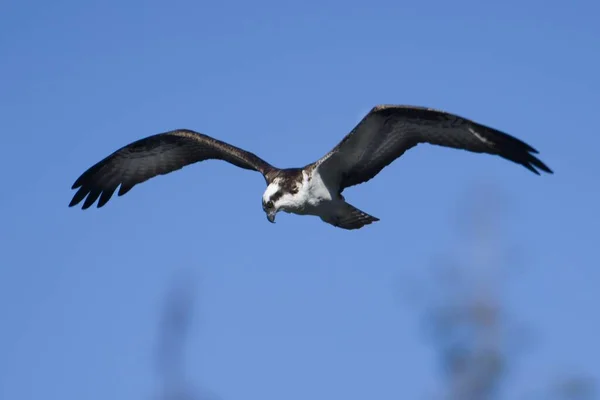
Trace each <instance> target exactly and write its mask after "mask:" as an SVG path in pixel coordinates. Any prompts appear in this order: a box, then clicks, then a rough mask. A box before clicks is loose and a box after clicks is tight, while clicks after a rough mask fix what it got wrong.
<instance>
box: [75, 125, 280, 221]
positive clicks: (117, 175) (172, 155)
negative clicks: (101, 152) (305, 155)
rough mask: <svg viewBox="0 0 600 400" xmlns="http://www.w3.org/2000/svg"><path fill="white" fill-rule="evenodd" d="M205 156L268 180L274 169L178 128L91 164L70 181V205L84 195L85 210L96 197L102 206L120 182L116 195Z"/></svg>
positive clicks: (150, 137)
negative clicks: (257, 173)
mask: <svg viewBox="0 0 600 400" xmlns="http://www.w3.org/2000/svg"><path fill="white" fill-rule="evenodd" d="M208 159H216V160H223V161H227V162H229V163H231V164H233V165H236V166H238V167H240V168H244V169H249V170H255V171H258V172H260V173H261V174H263V176H264V177H265V180H267V181H268V178H267V175H268V174H269V172H270V171H272V170H273V169H274V168H273V166H271V165H270V164H269V163H267V162H265V161H264V160H262V159H261V158H259V157H257V156H256V155H255V154H253V153H250V152H247V151H245V150H242V149H240V148H237V147H235V146H232V145H230V144H228V143H225V142H222V141H220V140H217V139H214V138H212V137H210V136H207V135H203V134H201V133H198V132H194V131H191V130H187V129H178V130H173V131H169V132H164V133H159V134H156V135H153V136H149V137H146V138H144V139H140V140H137V141H135V142H133V143H130V144H128V145H127V146H125V147H122V148H120V149H119V150H117V151H115V152H114V153H112V154H111V155H109V156H108V157H106V158H105V159H103V160H102V161H100V162H98V163H97V164H95V165H93V166H92V167H90V168H89V169H88V170H87V171H85V172H84V173H83V174H82V175H81V176H80V177H79V178H77V180H76V181H75V183H74V184H73V186H72V189H77V188H79V190H78V191H77V193H75V195H74V196H73V199H72V200H71V203H70V204H69V207H73V206H74V205H76V204H78V203H79V202H81V201H82V200H83V199H84V198H86V196H87V198H86V199H85V202H84V203H83V207H82V208H83V209H84V210H85V209H86V208H88V207H90V206H91V205H92V204H94V202H95V201H96V200H97V199H98V198H100V200H99V201H98V207H102V206H103V205H104V204H106V202H107V201H108V200H110V198H111V197H112V195H113V193H114V192H115V190H116V189H117V187H119V185H120V186H121V187H120V188H119V192H118V195H119V196H122V195H124V194H125V193H127V192H128V191H130V190H131V188H133V187H134V186H135V185H137V184H138V183H142V182H144V181H147V180H148V179H150V178H153V177H155V176H158V175H165V174H168V173H170V172H173V171H176V170H178V169H181V168H183V167H185V166H186V165H189V164H193V163H195V162H199V161H204V160H208Z"/></svg>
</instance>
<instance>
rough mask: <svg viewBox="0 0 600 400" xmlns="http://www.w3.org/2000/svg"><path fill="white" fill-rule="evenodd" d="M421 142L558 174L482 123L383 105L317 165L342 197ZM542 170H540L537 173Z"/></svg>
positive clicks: (515, 141) (517, 142)
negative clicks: (345, 192)
mask: <svg viewBox="0 0 600 400" xmlns="http://www.w3.org/2000/svg"><path fill="white" fill-rule="evenodd" d="M419 143H430V144H434V145H438V146H445V147H452V148H455V149H463V150H468V151H471V152H475V153H487V154H495V155H498V156H500V157H503V158H505V159H507V160H510V161H512V162H515V163H517V164H521V165H523V166H524V167H525V168H527V169H529V170H530V171H532V172H534V173H536V174H538V175H539V172H538V171H537V169H540V170H542V171H545V172H548V173H552V171H551V170H550V168H548V167H547V166H546V165H545V164H544V163H543V162H541V161H540V160H539V159H537V158H536V157H535V156H534V155H533V154H532V153H537V150H535V149H534V148H533V147H531V146H529V145H528V144H526V143H524V142H522V141H521V140H519V139H517V138H515V137H513V136H510V135H508V134H506V133H503V132H500V131H498V130H496V129H492V128H489V127H487V126H484V125H481V124H479V123H477V122H474V121H471V120H469V119H466V118H463V117H460V116H458V115H454V114H450V113H447V112H444V111H439V110H434V109H430V108H425V107H416V106H399V105H379V106H376V107H374V108H373V109H371V111H369V113H368V114H367V115H366V116H365V117H364V118H363V119H362V120H361V121H360V122H359V123H358V125H357V126H356V127H355V128H354V129H353V130H352V131H351V132H350V133H349V134H348V135H346V137H344V139H342V141H341V142H340V143H339V144H338V145H337V146H336V147H335V148H333V150H331V151H330V152H329V153H328V154H326V155H325V156H324V157H323V158H321V159H320V160H318V161H317V162H315V163H314V164H313V167H315V168H318V170H319V173H320V174H321V175H322V176H324V178H325V179H330V182H336V183H339V190H340V192H341V191H342V190H343V189H344V188H347V187H350V186H353V185H358V184H360V183H363V182H366V181H368V180H370V179H371V178H373V177H374V176H375V175H377V174H378V173H379V172H380V171H381V170H382V169H383V168H385V167H386V166H387V165H389V164H391V163H392V162H393V161H394V160H395V159H396V158H398V157H400V156H401V155H402V154H404V152H405V151H407V150H408V149H410V148H412V147H414V146H416V145H417V144H419ZM536 168H537V169H536Z"/></svg>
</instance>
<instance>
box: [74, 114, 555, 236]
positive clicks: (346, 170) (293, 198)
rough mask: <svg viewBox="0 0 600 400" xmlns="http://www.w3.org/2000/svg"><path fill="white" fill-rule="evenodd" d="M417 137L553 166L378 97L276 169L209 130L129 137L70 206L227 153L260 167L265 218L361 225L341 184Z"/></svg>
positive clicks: (379, 165)
mask: <svg viewBox="0 0 600 400" xmlns="http://www.w3.org/2000/svg"><path fill="white" fill-rule="evenodd" d="M419 143H430V144H434V145H438V146H444V147H450V148H455V149H463V150H467V151H470V152H474V153H487V154H492V155H497V156H500V157H503V158H505V159H507V160H509V161H512V162H514V163H517V164H520V165H522V166H524V167H525V168H527V169H529V170H530V171H532V172H534V173H536V174H538V175H539V171H540V170H541V171H544V172H547V173H552V170H550V168H548V167H547V166H546V165H545V164H544V163H543V162H542V161H540V160H539V159H538V158H537V157H535V155H534V154H536V153H537V151H536V150H535V149H534V148H533V147H531V146H529V145H528V144H526V143H525V142H523V141H521V140H519V139H517V138H515V137H513V136H510V135H508V134H506V133H503V132H501V131H498V130H496V129H493V128H490V127H487V126H485V125H482V124H479V123H477V122H475V121H472V120H469V119H467V118H463V117H460V116H458V115H455V114H451V113H448V112H444V111H439V110H434V109H430V108H425V107H416V106H399V105H379V106H376V107H374V108H373V109H371V111H369V113H367V115H365V117H364V118H363V119H362V120H361V121H360V122H359V123H358V124H357V125H356V127H355V128H354V129H353V130H352V131H351V132H350V133H349V134H347V135H346V136H345V137H344V138H343V139H342V141H341V142H340V143H339V144H338V145H337V146H335V147H334V148H333V149H332V150H331V151H330V152H329V153H327V154H326V155H325V156H323V157H322V158H321V159H319V160H317V161H316V162H314V163H311V164H308V165H306V166H305V167H304V168H286V169H279V168H275V167H273V166H272V165H271V164H269V163H267V162H266V161H264V160H262V159H261V158H259V157H258V156H256V155H255V154H253V153H250V152H248V151H245V150H242V149H240V148H238V147H235V146H232V145H230V144H228V143H225V142H222V141H219V140H217V139H214V138H212V137H210V136H207V135H204V134H201V133H198V132H194V131H191V130H187V129H180V130H174V131H170V132H165V133H161V134H158V135H154V136H150V137H147V138H144V139H141V140H138V141H136V142H133V143H131V144H129V145H127V146H125V147H123V148H121V149H119V150H117V151H116V152H114V153H113V154H111V155H110V156H108V157H106V158H105V159H103V160H102V161H100V162H98V163H97V164H95V165H94V166H92V167H91V168H89V169H88V170H87V171H86V172H84V173H83V174H82V175H81V176H80V177H79V178H78V179H77V180H76V181H75V183H74V184H73V189H77V188H78V189H79V190H78V191H77V192H76V193H75V195H74V196H73V199H72V201H71V203H70V204H69V206H74V205H76V204H78V203H80V202H81V201H82V200H83V199H85V201H84V203H83V207H82V208H83V209H86V208H89V207H90V206H91V205H92V204H93V203H94V202H95V201H96V200H97V199H98V198H99V201H98V207H102V206H103V205H104V204H106V202H107V201H108V200H109V199H110V198H111V196H112V195H113V193H114V192H115V191H116V189H117V187H119V185H120V189H119V192H118V195H119V196H121V195H123V194H125V193H127V192H128V191H129V190H131V188H132V187H133V186H135V185H136V184H138V183H141V182H144V181H146V180H148V179H150V178H152V177H154V176H157V175H164V174H168V173H169V172H172V171H175V170H178V169H180V168H183V167H184V166H186V165H189V164H192V163H196V162H199V161H203V160H208V159H218V160H223V161H227V162H229V163H231V164H233V165H236V166H238V167H240V168H244V169H249V170H255V171H258V172H260V173H261V174H262V175H263V177H264V178H265V182H266V184H267V188H266V190H265V192H264V193H263V209H264V211H265V213H266V214H267V218H268V219H269V221H271V222H274V221H275V215H276V214H277V212H279V211H284V212H288V213H293V214H297V215H315V216H318V217H320V218H321V219H322V220H323V221H324V222H327V223H328V224H331V225H333V226H336V227H340V228H343V229H349V230H350V229H359V228H362V227H363V226H365V225H368V224H371V223H373V222H375V221H378V220H379V219H378V218H376V217H373V216H371V215H369V214H367V213H365V212H363V211H361V210H359V209H357V208H356V207H354V206H352V205H350V204H348V203H346V201H345V199H344V198H343V197H342V196H341V193H342V192H343V190H344V189H345V188H347V187H350V186H354V185H358V184H361V183H364V182H367V181H368V180H370V179H372V178H373V177H375V176H376V175H377V174H378V173H379V172H380V171H381V170H382V169H383V168H385V167H386V166H388V165H390V164H391V163H392V162H393V161H394V160H396V159H397V158H398V157H400V156H401V155H402V154H404V153H405V152H406V151H407V150H409V149H411V148H413V147H414V146H416V145H418V144H419Z"/></svg>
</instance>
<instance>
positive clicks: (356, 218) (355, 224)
mask: <svg viewBox="0 0 600 400" xmlns="http://www.w3.org/2000/svg"><path fill="white" fill-rule="evenodd" d="M322 219H323V221H325V222H327V223H329V224H331V225H333V226H335V227H338V228H342V229H348V230H352V229H360V228H362V227H363V226H365V225H369V224H371V223H373V222H377V221H379V218H377V217H373V216H372V215H369V214H367V213H365V212H364V211H361V210H359V209H358V208H356V207H354V206H352V205H350V204H348V203H344V205H343V206H342V207H340V208H339V209H338V211H337V213H336V214H335V215H334V216H332V217H330V218H327V219H325V218H322Z"/></svg>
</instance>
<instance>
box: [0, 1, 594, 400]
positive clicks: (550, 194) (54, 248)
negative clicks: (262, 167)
mask: <svg viewBox="0 0 600 400" xmlns="http://www.w3.org/2000/svg"><path fill="white" fill-rule="evenodd" d="M367 4H368V3H366V2H354V1H344V2H341V1H338V2H331V1H319V2H294V3H291V2H290V3H288V4H284V3H283V2H276V1H268V2H265V1H252V2H241V1H237V2H222V3H220V2H215V1H212V2H200V1H172V2H158V1H146V2H141V1H127V2H117V1H105V2H80V1H57V2H50V1H14V0H13V1H8V2H6V1H4V2H2V4H1V5H0V55H1V61H0V76H1V79H0V116H1V118H0V124H1V125H0V132H1V135H2V150H3V151H2V157H1V158H0V167H1V168H0V171H1V172H0V173H1V174H2V191H1V193H0V210H1V211H0V215H1V224H0V235H1V238H0V239H1V241H0V321H1V322H0V323H1V328H0V398H1V399H6V400H16V399H86V400H94V399H99V400H100V399H102V400H105V399H128V400H129V399H142V398H148V396H150V395H151V394H152V393H153V391H154V390H155V389H156V386H157V382H155V379H156V375H155V370H154V369H153V356H154V353H153V351H154V346H155V344H156V338H157V332H156V330H157V321H158V318H159V311H160V307H161V306H162V302H163V294H164V293H165V291H166V290H167V289H168V285H169V283H170V282H171V277H172V275H173V273H174V272H176V271H178V270H179V269H180V268H190V269H192V270H193V271H195V273H196V276H198V277H199V279H200V281H201V283H200V286H199V289H198V290H199V302H200V305H201V306H200V308H199V309H198V310H197V315H198V317H199V318H198V319H197V321H196V322H197V323H196V325H195V330H194V333H193V336H192V338H191V341H190V346H189V352H188V363H189V370H188V373H189V376H190V378H191V379H192V380H194V381H195V382H196V383H197V384H198V385H202V386H204V387H207V388H208V389H210V390H211V391H213V392H216V393H218V394H219V395H220V396H222V398H223V399H226V400H235V399H240V400H241V399H261V400H268V399H277V400H280V399H286V400H296V399H331V398H339V399H348V400H351V399H365V398H372V399H394V398H404V399H411V398H417V397H419V396H420V395H421V394H425V393H429V391H430V389H431V388H432V387H435V386H436V385H438V383H439V374H438V372H439V371H438V370H436V360H435V354H434V353H433V351H432V349H431V347H430V346H429V344H428V343H427V342H426V340H425V339H424V338H423V335H422V331H421V330H420V329H419V327H418V318H417V314H418V313H417V312H416V311H415V310H414V309H411V308H410V307H406V306H403V305H401V304H399V302H398V300H397V297H398V294H397V293H395V292H394V288H395V287H396V286H395V283H394V282H395V280H396V279H397V277H398V276H411V275H413V274H418V273H419V270H422V269H423V268H424V267H425V266H427V265H428V264H429V262H430V260H431V257H432V256H433V255H434V254H437V253H438V252H440V251H445V250H448V249H449V248H450V247H451V246H452V245H453V243H454V242H455V240H454V238H453V235H455V234H456V229H455V226H454V224H453V222H454V221H453V217H452V215H453V213H454V212H455V210H456V207H457V202H460V201H464V200H463V199H464V197H461V196H463V195H464V192H465V190H466V188H468V187H469V185H470V184H472V183H473V182H486V183H488V184H492V185H493V186H495V187H497V188H500V190H502V191H503V193H505V194H506V195H507V197H508V198H509V199H510V202H511V204H512V206H511V207H512V209H513V210H514V211H513V213H512V214H511V215H510V217H506V220H505V221H503V226H504V229H505V230H506V233H507V236H509V237H510V242H511V243H516V244H517V245H519V246H521V247H523V248H525V250H526V259H527V269H526V270H525V271H524V272H523V273H522V274H520V275H519V278H518V282H517V284H516V285H513V286H512V289H511V292H510V293H509V295H510V299H511V300H510V304H511V312H512V313H513V314H515V315H516V316H517V317H518V319H520V320H521V321H526V322H527V324H528V325H529V326H530V327H531V328H532V329H533V330H534V331H535V332H537V333H539V337H537V339H536V342H537V343H536V346H535V349H534V350H533V352H532V354H531V355H530V356H529V357H527V358H526V359H525V360H523V361H522V362H521V363H520V364H519V369H518V370H517V371H515V373H514V374H513V375H511V377H510V383H511V387H512V388H514V389H511V391H510V393H513V394H514V393H518V392H520V393H523V392H527V391H529V390H530V389H531V388H533V387H536V386H537V385H544V384H545V383H547V382H549V381H551V380H552V378H553V377H554V376H555V375H556V374H558V373H561V372H564V371H571V370H573V371H586V372H587V373H590V374H592V375H593V376H595V377H597V378H600V373H599V372H598V371H600V362H599V361H598V360H600V347H599V346H598V344H597V343H598V342H597V338H598V337H600V317H599V315H598V308H597V305H598V302H599V301H600V296H599V295H598V283H599V282H600V272H599V269H600V265H599V264H600V263H599V258H598V255H597V254H598V253H597V249H598V246H599V245H600V235H599V234H598V228H600V226H599V223H600V218H599V217H600V213H599V212H598V205H599V204H600V183H599V181H598V179H599V172H600V167H599V163H598V146H599V145H600V139H599V138H600V135H599V128H598V115H599V114H598V107H599V106H600V95H599V94H598V93H600V78H599V77H598V71H600V47H599V46H600V45H599V43H600V25H599V24H598V21H597V16H598V15H599V14H600V3H598V2H594V1H591V0H589V1H573V2H571V3H565V2H558V1H556V2H542V1H525V2H517V1H502V2H494V3H491V2H490V3H486V4H487V5H484V3H483V2H476V1H462V2H461V1H458V2H442V1H431V2H398V1H382V2H378V3H377V4H375V3H373V4H372V5H367ZM378 103H400V104H416V105H425V106H431V107H436V108H442V109H446V110H449V111H452V112H456V113H458V114H461V115H464V116H467V117H471V118H473V119H475V120H477V121H480V122H482V123H485V124H488V125H491V126H494V127H496V128H499V129H501V130H504V131H506V132H509V133H511V134H513V135H516V136H518V137H519V138H521V139H523V140H525V141H527V142H528V143H530V144H532V145H533V146H534V147H536V148H537V149H538V150H539V151H540V155H541V158H542V160H544V161H545V162H546V163H547V164H548V165H549V166H550V167H551V168H553V169H554V170H555V172H556V173H555V175H552V176H548V175H546V176H541V177H539V176H536V175H534V174H532V173H530V172H528V171H527V170H526V169H524V168H522V167H519V166H517V165H514V164H511V163H509V162H507V161H504V160H502V159H499V158H494V157H491V156H483V155H476V154H468V153H464V152H460V151H456V150H447V149H442V148H434V147H419V148H417V149H413V150H411V151H410V152H409V153H406V154H405V156H404V157H403V158H402V159H401V160H398V161H397V162H395V163H394V164H393V165H392V166H391V167H389V168H387V169H385V170H384V171H383V172H382V173H381V174H380V176H379V177H378V178H377V179H375V180H373V181H371V182H369V183H368V184H366V185H362V186H359V187H356V188H352V189H351V190H349V191H347V193H346V195H347V198H349V199H350V200H351V202H352V203H353V204H355V205H356V206H358V207H360V208H361V209H363V210H365V211H367V212H369V213H371V214H373V215H375V216H377V217H379V218H381V221H380V222H378V223H377V224H375V225H371V226H369V227H367V228H365V229H362V230H359V231H353V232H347V231H342V230H338V229H335V228H333V227H331V226H328V225H326V224H324V223H322V222H321V221H320V220H319V219H317V218H310V217H295V216H291V215H285V214H284V215H280V216H279V218H278V221H277V224H275V225H271V224H269V223H268V222H267V221H266V219H265V216H264V213H263V211H262V210H261V195H262V192H263V190H264V182H263V180H262V177H261V176H260V175H259V174H256V173H253V172H248V171H243V170H239V169H237V168H235V167H232V166H231V165H228V164H225V163H221V162H207V163H204V164H201V165H200V164H199V165H195V166H192V167H188V168H185V169H184V170H180V171H178V172H176V173H174V174H172V175H169V176H166V177H159V178H156V179H154V180H151V181H149V182H147V183H145V184H143V185H140V186H137V187H135V188H134V189H133V190H132V191H131V192H130V193H128V194H127V195H126V196H124V197H114V198H113V200H111V202H110V203H109V204H108V205H107V206H106V207H105V208H103V209H100V210H98V209H96V208H93V209H90V210H87V211H85V212H84V211H81V210H80V209H78V208H75V209H70V208H68V207H67V204H68V203H69V201H70V199H71V196H72V195H73V193H74V192H72V191H71V190H70V186H71V184H72V183H73V181H74V180H75V179H76V178H77V176H79V174H80V173H81V172H83V171H84V170H85V169H87V168H88V167H89V166H91V165H92V164H93V163H95V162H96V161H99V160H100V159H101V158H103V157H104V156H106V155H108V154H109V153H110V152H112V151H114V150H115V149H117V148H119V147H121V146H122V145H124V144H127V143H129V142H131V141H133V140H135V139H138V138H141V137H144V136H148V135H150V134H154V133H158V132H161V131H165V130H169V129H173V128H179V127H187V128H191V129H196V130H199V131H201V132H204V133H207V134H210V135H213V136H215V137H218V138H220V139H222V140H226V141H229V142H231V143H233V144H235V145H238V146H240V147H243V148H246V149H249V150H251V151H254V152H256V153H257V154H258V155H260V156H261V157H264V158H265V159H266V160H268V161H270V162H272V163H274V164H275V165H277V166H301V165H304V164H305V163H308V162H311V161H313V160H315V159H316V158H318V157H320V156H321V155H322V154H323V153H325V152H326V151H328V150H329V149H330V148H331V147H332V146H334V145H335V144H336V143H337V142H338V141H339V140H340V139H341V138H342V137H343V135H345V134H346V133H347V132H348V131H349V130H350V129H351V128H352V127H353V126H354V125H355V124H356V123H357V122H358V120H359V119H360V118H361V117H362V116H363V115H364V113H366V112H367V111H368V110H369V109H370V108H371V107H372V106H374V105H376V104H378ZM594 374H595V375H594Z"/></svg>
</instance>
